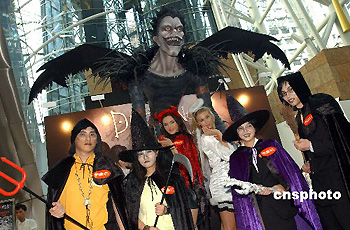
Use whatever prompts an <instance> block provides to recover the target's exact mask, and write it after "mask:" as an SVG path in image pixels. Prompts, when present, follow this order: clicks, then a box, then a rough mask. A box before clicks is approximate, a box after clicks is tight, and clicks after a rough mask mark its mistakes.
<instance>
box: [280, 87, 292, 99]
mask: <svg viewBox="0 0 350 230" xmlns="http://www.w3.org/2000/svg"><path fill="white" fill-rule="evenodd" d="M294 93H295V92H294V90H293V89H292V87H288V89H287V91H286V92H284V91H282V92H281V96H282V97H283V98H285V97H287V96H288V94H289V95H291V94H294Z"/></svg>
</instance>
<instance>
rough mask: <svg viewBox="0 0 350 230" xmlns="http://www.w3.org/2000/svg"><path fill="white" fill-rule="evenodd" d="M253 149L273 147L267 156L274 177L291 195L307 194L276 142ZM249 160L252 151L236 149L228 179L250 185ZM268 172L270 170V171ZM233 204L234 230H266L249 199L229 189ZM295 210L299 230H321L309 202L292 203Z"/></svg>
mask: <svg viewBox="0 0 350 230" xmlns="http://www.w3.org/2000/svg"><path fill="white" fill-rule="evenodd" d="M255 147H259V149H265V148H268V147H275V148H276V151H275V152H274V153H273V154H272V155H270V156H267V158H268V160H269V163H268V164H270V166H272V170H273V171H272V173H277V174H278V175H279V176H280V177H281V178H282V179H283V180H284V181H285V182H286V183H287V184H288V185H289V187H290V192H294V191H296V192H301V191H309V187H308V185H307V183H306V181H305V179H304V177H303V176H302V174H301V172H300V169H299V167H298V166H297V165H296V164H295V162H294V160H293V159H292V158H291V157H290V156H289V154H288V153H287V152H286V150H285V149H283V147H282V146H281V145H280V144H279V143H278V142H277V141H275V140H259V141H258V142H257V144H256V145H255ZM251 157H252V148H247V147H245V148H238V149H237V150H236V151H235V152H234V153H233V154H232V155H231V157H230V177H231V178H236V179H238V180H242V181H249V177H250V175H249V174H250V168H251V167H250V165H249V159H250V158H251ZM270 170H271V169H270ZM232 196H233V204H234V208H235V215H236V224H237V229H241V230H249V229H252V230H260V229H265V228H264V225H263V223H262V221H261V217H260V214H259V212H257V209H256V208H255V204H254V202H253V198H252V195H240V194H237V193H236V191H235V190H234V187H232ZM294 205H295V207H297V208H298V210H299V212H298V215H296V216H295V221H296V223H297V226H298V229H303V230H304V229H310V228H312V229H316V230H318V229H322V226H321V222H320V219H319V217H318V214H317V212H316V208H315V206H314V204H313V201H312V200H309V199H307V200H304V201H303V202H300V200H299V199H295V200H294Z"/></svg>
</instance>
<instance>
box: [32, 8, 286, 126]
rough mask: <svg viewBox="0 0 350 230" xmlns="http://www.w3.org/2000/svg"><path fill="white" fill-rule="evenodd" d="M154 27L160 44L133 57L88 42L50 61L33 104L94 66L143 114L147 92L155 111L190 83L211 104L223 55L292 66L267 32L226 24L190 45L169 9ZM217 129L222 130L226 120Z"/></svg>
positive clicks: (174, 100) (177, 97)
mask: <svg viewBox="0 0 350 230" xmlns="http://www.w3.org/2000/svg"><path fill="white" fill-rule="evenodd" d="M152 26H153V30H152V31H151V33H152V36H153V41H154V42H155V45H154V46H152V47H148V48H138V49H135V50H134V51H133V52H132V54H131V55H128V54H125V53H122V52H119V51H117V50H111V49H108V48H101V47H97V46H93V45H88V44H84V45H81V46H79V47H77V48H75V49H73V50H71V51H69V52H67V53H65V54H63V55H61V56H60V57H57V58H55V59H53V60H51V61H49V62H47V63H46V64H44V65H43V66H41V68H40V69H39V70H45V71H44V72H43V73H42V74H41V75H40V76H39V78H38V79H37V80H36V81H35V83H34V85H33V87H32V89H31V92H30V96H29V103H30V102H31V101H32V100H33V99H34V98H35V97H36V96H37V95H38V93H40V92H41V91H42V90H43V89H44V88H45V87H47V86H48V85H49V84H51V83H52V82H53V81H54V82H56V83H57V84H59V85H61V86H65V87H66V86H67V85H66V82H65V80H66V77H68V75H69V74H76V73H78V72H80V71H83V70H84V69H88V68H91V69H92V71H93V74H98V75H99V76H100V77H101V78H102V79H106V78H110V79H111V81H122V82H123V83H125V84H126V85H127V86H128V89H129V93H130V97H131V100H132V104H133V108H134V109H135V110H136V111H138V112H139V113H140V114H141V115H143V116H144V115H145V98H144V96H146V98H147V100H148V103H149V106H150V109H151V113H152V114H154V113H155V112H157V113H159V112H160V111H162V110H164V109H167V108H169V107H170V106H171V105H173V106H178V104H179V102H180V99H181V97H182V96H183V95H184V93H185V91H186V89H187V87H188V86H191V87H193V89H195V92H196V94H197V96H198V97H200V98H203V99H204V105H205V106H208V107H211V108H212V105H211V101H210V93H209V88H208V84H207V82H208V78H209V77H211V76H220V72H219V68H220V67H221V68H225V65H224V64H223V63H222V62H221V58H227V55H228V53H234V54H237V53H242V52H249V51H250V52H252V53H253V54H254V55H255V58H254V60H255V61H256V60H258V59H260V58H261V57H262V56H263V55H264V53H268V54H271V55H272V57H274V58H276V59H278V60H280V61H281V62H282V63H283V64H284V65H285V66H286V67H288V68H290V67H289V62H288V59H287V57H286V56H285V54H284V53H283V51H282V50H281V49H279V47H278V46H276V45H275V44H273V43H271V42H270V41H277V40H276V39H275V38H273V37H271V36H268V35H264V34H259V33H254V32H250V31H246V30H242V29H238V28H234V27H227V28H225V29H223V30H221V31H219V32H217V33H215V34H213V35H212V36H210V37H208V38H207V39H205V40H203V41H201V42H199V43H198V44H197V45H195V46H190V44H185V43H184V35H185V22H184V20H183V16H182V15H181V14H180V13H179V12H178V11H176V10H173V9H168V8H163V9H162V10H161V11H160V12H159V13H158V14H157V17H156V18H155V19H154V20H153V23H152ZM39 70H38V71H39ZM213 112H215V111H213ZM216 116H217V114H216ZM216 120H219V119H216ZM217 128H219V129H221V130H222V129H223V125H222V122H221V125H220V124H217Z"/></svg>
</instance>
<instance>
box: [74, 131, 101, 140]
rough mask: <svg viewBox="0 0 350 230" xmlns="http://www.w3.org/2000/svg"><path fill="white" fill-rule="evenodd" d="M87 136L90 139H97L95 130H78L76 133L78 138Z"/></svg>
mask: <svg viewBox="0 0 350 230" xmlns="http://www.w3.org/2000/svg"><path fill="white" fill-rule="evenodd" d="M88 137H89V138H91V139H97V133H95V132H91V133H87V132H80V133H79V134H78V135H77V138H79V139H86V138H88Z"/></svg>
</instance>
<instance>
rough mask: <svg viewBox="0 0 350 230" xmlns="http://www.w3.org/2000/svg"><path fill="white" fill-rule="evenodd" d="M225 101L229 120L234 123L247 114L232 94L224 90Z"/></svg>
mask: <svg viewBox="0 0 350 230" xmlns="http://www.w3.org/2000/svg"><path fill="white" fill-rule="evenodd" d="M226 103H227V108H228V112H229V114H230V118H231V121H232V122H233V123H234V122H236V121H238V120H239V119H240V118H242V117H243V116H245V115H247V111H246V110H245V108H244V107H243V106H242V105H241V103H239V101H237V100H236V99H235V98H234V97H232V95H231V94H230V93H228V92H226Z"/></svg>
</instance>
